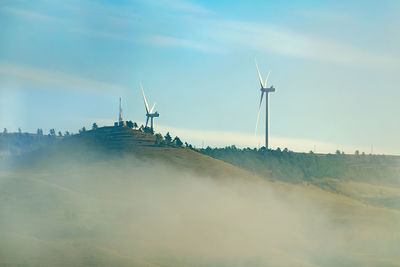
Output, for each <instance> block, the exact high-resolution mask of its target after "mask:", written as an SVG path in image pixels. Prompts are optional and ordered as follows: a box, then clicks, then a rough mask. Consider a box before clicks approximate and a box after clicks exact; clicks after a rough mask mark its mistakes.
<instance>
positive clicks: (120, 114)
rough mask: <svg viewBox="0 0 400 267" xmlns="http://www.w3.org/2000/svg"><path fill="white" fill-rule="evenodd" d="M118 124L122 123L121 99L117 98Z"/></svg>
mask: <svg viewBox="0 0 400 267" xmlns="http://www.w3.org/2000/svg"><path fill="white" fill-rule="evenodd" d="M118 122H122V107H121V97H120V98H119V116H118Z"/></svg>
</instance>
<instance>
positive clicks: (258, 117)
mask: <svg viewBox="0 0 400 267" xmlns="http://www.w3.org/2000/svg"><path fill="white" fill-rule="evenodd" d="M263 97H264V92H261V98H260V105H259V106H258V113H257V121H256V129H255V131H254V135H257V128H258V121H259V119H260V113H261V104H262V101H263Z"/></svg>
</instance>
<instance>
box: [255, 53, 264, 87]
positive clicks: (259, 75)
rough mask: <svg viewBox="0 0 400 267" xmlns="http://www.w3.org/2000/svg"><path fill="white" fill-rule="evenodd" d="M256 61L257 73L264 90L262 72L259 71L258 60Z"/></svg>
mask: <svg viewBox="0 0 400 267" xmlns="http://www.w3.org/2000/svg"><path fill="white" fill-rule="evenodd" d="M254 61H255V62H256V68H257V72H258V78H259V79H260V85H261V87H262V88H264V85H263V80H262V78H261V74H260V70H259V69H258V64H257V60H256V59H254Z"/></svg>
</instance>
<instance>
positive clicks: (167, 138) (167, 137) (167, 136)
mask: <svg viewBox="0 0 400 267" xmlns="http://www.w3.org/2000/svg"><path fill="white" fill-rule="evenodd" d="M164 138H165V141H167V143H168V144H170V143H171V141H172V137H171V135H170V134H169V132H168V133H167V134H166V135H165V136H164Z"/></svg>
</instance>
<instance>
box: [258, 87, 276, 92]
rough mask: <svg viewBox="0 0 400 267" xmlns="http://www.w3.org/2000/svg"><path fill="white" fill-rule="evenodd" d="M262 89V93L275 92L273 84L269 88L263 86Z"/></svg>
mask: <svg viewBox="0 0 400 267" xmlns="http://www.w3.org/2000/svg"><path fill="white" fill-rule="evenodd" d="M260 91H261V93H273V92H275V87H274V86H273V85H272V86H271V87H269V88H261V89H260Z"/></svg>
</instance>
